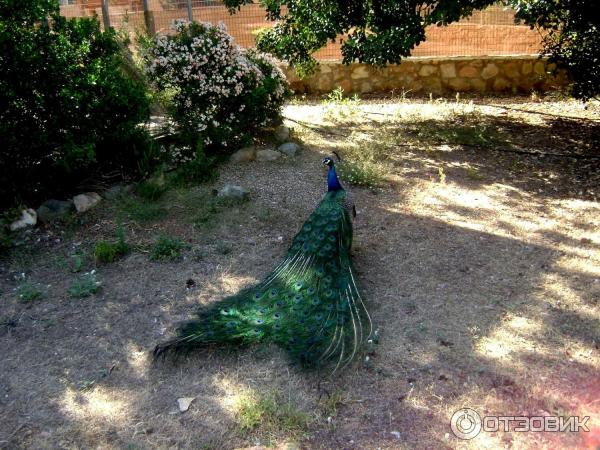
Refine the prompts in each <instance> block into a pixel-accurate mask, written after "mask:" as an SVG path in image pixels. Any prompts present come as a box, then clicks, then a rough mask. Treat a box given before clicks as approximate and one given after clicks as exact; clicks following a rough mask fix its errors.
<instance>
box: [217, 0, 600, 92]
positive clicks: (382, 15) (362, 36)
mask: <svg viewBox="0 0 600 450" xmlns="http://www.w3.org/2000/svg"><path fill="white" fill-rule="evenodd" d="M251 1H252V0H225V4H226V5H227V6H228V7H229V8H230V10H231V11H235V9H236V8H239V7H240V6H241V5H243V4H245V3H250V2H251ZM503 2H504V4H505V5H507V6H511V7H514V8H515V9H516V10H517V18H518V19H520V20H522V21H524V22H525V23H527V24H528V25H530V26H532V27H536V28H539V29H540V30H541V31H542V35H543V36H544V37H543V44H544V45H543V52H542V54H548V55H549V57H550V59H551V61H552V62H555V63H557V65H558V66H559V67H564V68H566V69H567V70H568V72H569V73H570V74H571V76H572V79H573V81H574V87H573V94H574V95H575V96H576V97H579V98H584V99H586V98H590V97H592V96H595V95H597V94H598V89H599V86H600V83H599V81H600V78H599V77H600V75H599V74H600V64H599V62H600V61H599V55H600V33H599V32H598V31H599V28H600V25H599V22H600V2H598V0H552V1H548V0H503ZM494 3H497V1H495V0H425V1H423V0H262V4H263V5H264V6H265V7H266V9H267V15H268V18H269V19H271V20H274V21H277V22H278V23H277V24H276V25H275V26H274V27H273V28H272V29H269V30H266V31H265V32H263V33H261V34H260V35H259V36H258V38H257V46H258V48H259V49H260V50H262V51H265V52H270V53H273V54H274V55H276V56H278V57H279V58H281V59H284V60H286V61H288V62H289V63H290V64H291V65H293V66H295V67H296V69H297V70H298V72H299V73H300V74H301V75H302V74H307V73H310V72H311V71H312V70H314V68H315V66H316V61H315V59H314V58H313V57H312V53H314V52H316V51H317V50H319V49H320V48H322V47H323V46H325V45H326V44H327V43H328V42H330V41H335V40H336V39H341V41H342V45H341V50H342V56H343V62H344V63H351V62H354V61H358V62H364V63H368V64H374V65H385V64H389V63H399V62H400V60H401V59H402V58H403V57H406V56H409V55H410V53H411V51H412V49H413V48H414V47H415V46H416V45H418V44H419V43H421V42H423V41H424V40H425V28H426V27H427V26H429V25H438V26H443V25H447V24H449V23H451V22H455V21H457V20H460V19H461V18H464V17H468V16H469V15H471V14H472V13H473V11H475V10H479V9H484V8H486V7H487V6H490V5H492V4H494ZM340 37H341V38H340Z"/></svg>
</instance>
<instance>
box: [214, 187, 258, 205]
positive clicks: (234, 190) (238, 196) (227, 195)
mask: <svg viewBox="0 0 600 450" xmlns="http://www.w3.org/2000/svg"><path fill="white" fill-rule="evenodd" d="M249 196H250V192H249V191H248V190H247V189H245V188H243V187H242V186H236V185H233V184H227V185H225V186H223V187H222V188H221V189H219V191H218V192H217V198H219V199H221V200H233V201H238V202H242V201H245V200H247V199H248V197H249Z"/></svg>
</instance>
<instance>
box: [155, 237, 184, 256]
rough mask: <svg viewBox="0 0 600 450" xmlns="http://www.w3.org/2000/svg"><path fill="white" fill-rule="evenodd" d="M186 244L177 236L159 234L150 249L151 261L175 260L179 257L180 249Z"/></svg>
mask: <svg viewBox="0 0 600 450" xmlns="http://www.w3.org/2000/svg"><path fill="white" fill-rule="evenodd" d="M185 247H186V244H185V243H184V242H183V241H182V240H180V239H177V238H174V237H171V236H167V235H164V234H163V235H161V236H159V237H158V239H157V240H156V242H155V243H154V245H153V246H152V248H151V249H150V259H151V260H152V261H176V260H178V259H180V258H181V251H182V250H183V249H184V248H185Z"/></svg>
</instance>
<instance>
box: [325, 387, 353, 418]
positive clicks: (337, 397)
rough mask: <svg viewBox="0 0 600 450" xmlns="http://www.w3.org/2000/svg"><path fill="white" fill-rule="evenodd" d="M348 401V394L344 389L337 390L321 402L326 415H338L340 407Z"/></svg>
mask: <svg viewBox="0 0 600 450" xmlns="http://www.w3.org/2000/svg"><path fill="white" fill-rule="evenodd" d="M347 401H348V395H347V394H346V393H345V392H343V391H339V390H337V391H335V392H333V393H332V394H331V395H328V396H327V398H326V399H325V400H324V401H323V402H322V403H321V407H322V409H323V413H324V414H325V415H326V416H336V415H337V413H338V408H339V407H340V406H341V405H343V404H344V403H346V402H347Z"/></svg>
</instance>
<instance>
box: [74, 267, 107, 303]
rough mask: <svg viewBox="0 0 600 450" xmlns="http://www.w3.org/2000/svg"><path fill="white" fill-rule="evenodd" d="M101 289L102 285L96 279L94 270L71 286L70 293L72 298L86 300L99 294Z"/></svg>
mask: <svg viewBox="0 0 600 450" xmlns="http://www.w3.org/2000/svg"><path fill="white" fill-rule="evenodd" d="M100 289H101V283H100V281H98V280H97V278H96V271H95V270H92V271H91V272H86V273H84V274H83V275H81V276H80V277H79V278H77V279H76V280H75V281H74V282H73V283H72V284H71V286H69V289H68V292H69V295H71V297H75V298H84V297H89V296H90V295H92V294H96V293H98V292H99V291H100Z"/></svg>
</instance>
